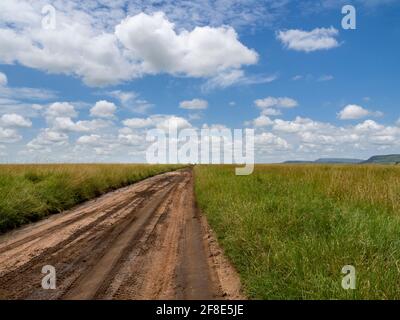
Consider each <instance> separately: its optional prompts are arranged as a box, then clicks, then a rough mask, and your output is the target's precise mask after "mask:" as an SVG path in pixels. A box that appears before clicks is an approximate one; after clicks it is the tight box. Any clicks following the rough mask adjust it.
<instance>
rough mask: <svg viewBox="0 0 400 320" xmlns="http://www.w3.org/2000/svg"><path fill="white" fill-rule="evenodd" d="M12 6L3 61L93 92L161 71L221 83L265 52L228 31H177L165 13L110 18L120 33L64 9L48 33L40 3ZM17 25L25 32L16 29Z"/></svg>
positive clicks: (0, 29)
mask: <svg viewBox="0 0 400 320" xmlns="http://www.w3.org/2000/svg"><path fill="white" fill-rule="evenodd" d="M5 1H6V4H5V5H4V4H3V3H4V1H2V4H3V5H2V7H5V8H6V9H7V12H9V11H11V12H10V14H9V15H6V14H3V13H2V18H4V19H5V23H6V24H0V42H1V43H2V46H1V47H0V62H1V63H5V64H13V63H20V64H21V65H24V66H27V67H30V68H35V69H39V70H43V71H46V72H51V73H58V74H60V73H62V74H67V75H74V76H77V77H79V78H82V79H83V81H84V82H85V83H86V84H87V85H90V86H106V85H112V84H117V83H120V82H122V81H127V80H131V79H134V78H138V77H142V76H144V75H147V74H158V73H168V74H172V75H179V76H181V75H183V76H188V77H213V76H215V75H217V74H219V73H220V72H225V71H229V70H238V69H240V68H242V67H243V66H245V65H251V64H255V63H256V62H257V61H258V55H257V53H256V52H255V51H254V50H252V49H249V48H247V47H246V46H245V45H243V44H242V43H241V42H240V41H239V39H238V35H237V33H236V31H235V30H234V29H233V28H232V27H228V26H221V27H211V26H202V27H196V28H194V29H193V30H190V31H189V30H186V29H180V30H179V31H177V28H176V27H175V25H174V23H172V22H171V21H170V20H168V18H167V17H166V16H165V15H164V14H163V13H162V12H155V13H151V14H146V13H143V12H141V13H138V14H135V15H131V16H128V17H126V18H125V19H123V20H122V19H121V18H122V16H120V17H119V18H120V20H119V22H118V19H110V21H112V22H113V23H115V25H114V26H115V28H114V30H112V28H108V29H105V26H104V25H103V21H98V20H97V19H98V17H96V16H94V17H92V16H91V15H90V12H81V11H79V10H71V9H70V10H69V11H68V10H63V9H64V8H58V7H57V9H59V10H57V28H56V30H45V29H43V28H41V24H40V20H41V19H42V16H41V15H40V12H41V11H40V9H41V8H42V6H41V5H40V3H39V2H38V3H35V2H28V1H22V2H20V4H21V5H22V4H23V8H19V7H18V6H16V5H15V4H14V3H13V1H7V0H5ZM72 7H73V6H72ZM10 8H12V9H10ZM73 8H74V7H73ZM20 9H23V10H24V12H26V13H27V12H29V16H30V18H29V19H26V20H24V19H20V18H18V17H19V15H18V14H17V12H18V10H20ZM74 9H76V7H75V8H74ZM0 11H1V10H0ZM3 16H4V17H3ZM102 18H103V19H104V20H106V19H107V18H109V17H106V16H103V17H102ZM24 22H25V23H24ZM13 24H14V25H16V26H17V27H16V28H10V27H9V25H13Z"/></svg>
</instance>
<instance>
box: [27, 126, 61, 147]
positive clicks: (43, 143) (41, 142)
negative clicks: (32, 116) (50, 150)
mask: <svg viewBox="0 0 400 320" xmlns="http://www.w3.org/2000/svg"><path fill="white" fill-rule="evenodd" d="M67 143H68V135H67V134H65V133H62V132H58V131H54V130H52V129H50V128H45V129H42V130H41V131H40V133H39V134H38V136H37V137H36V138H35V139H33V140H31V141H30V142H28V144H27V147H28V149H33V150H41V149H44V148H47V147H51V146H62V145H64V146H65V145H66V144H67Z"/></svg>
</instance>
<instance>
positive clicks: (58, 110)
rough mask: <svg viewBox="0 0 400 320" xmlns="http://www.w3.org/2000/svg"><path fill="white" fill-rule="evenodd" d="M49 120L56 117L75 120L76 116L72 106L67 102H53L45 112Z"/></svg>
mask: <svg viewBox="0 0 400 320" xmlns="http://www.w3.org/2000/svg"><path fill="white" fill-rule="evenodd" d="M45 114H46V116H47V117H49V118H57V117H70V118H75V117H76V116H78V114H77V112H76V111H75V108H74V106H73V105H71V104H69V103H68V102H55V103H53V104H51V105H50V106H49V107H48V109H47V110H46V112H45Z"/></svg>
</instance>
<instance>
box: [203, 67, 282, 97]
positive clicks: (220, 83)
mask: <svg viewBox="0 0 400 320" xmlns="http://www.w3.org/2000/svg"><path fill="white" fill-rule="evenodd" d="M277 78H278V76H277V75H250V76H249V75H246V74H245V72H244V71H243V70H238V69H234V70H228V71H224V72H220V73H218V74H217V75H215V76H213V77H212V78H210V79H209V80H207V81H206V83H205V84H204V85H203V86H202V90H203V91H205V92H207V91H210V90H213V89H216V88H227V87H229V86H233V85H252V84H261V83H270V82H273V81H275V80H276V79H277Z"/></svg>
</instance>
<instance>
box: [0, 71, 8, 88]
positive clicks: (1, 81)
mask: <svg viewBox="0 0 400 320" xmlns="http://www.w3.org/2000/svg"><path fill="white" fill-rule="evenodd" d="M6 85H7V76H6V75H5V74H4V73H2V72H0V86H1V87H3V86H6Z"/></svg>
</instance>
